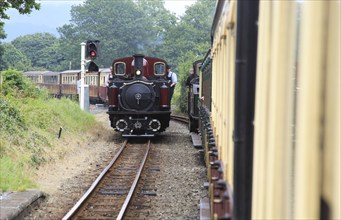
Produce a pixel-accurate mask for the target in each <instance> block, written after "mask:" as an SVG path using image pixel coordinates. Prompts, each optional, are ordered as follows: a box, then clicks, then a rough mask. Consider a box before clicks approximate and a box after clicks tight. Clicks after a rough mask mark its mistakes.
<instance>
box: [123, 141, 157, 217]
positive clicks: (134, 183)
mask: <svg viewBox="0 0 341 220" xmlns="http://www.w3.org/2000/svg"><path fill="white" fill-rule="evenodd" d="M150 142H151V141H150V139H149V140H148V146H147V150H146V153H145V155H144V157H143V160H142V162H141V165H140V168H139V170H138V172H137V174H136V177H135V180H134V182H133V184H132V186H131V188H130V191H129V193H128V195H127V198H126V200H125V201H124V203H123V206H122V208H121V210H120V213H119V214H118V216H117V218H116V219H117V220H121V219H122V218H123V215H124V213H125V211H126V209H127V207H128V204H129V202H130V199H131V197H132V196H133V193H134V191H135V188H136V185H137V182H138V181H139V179H140V176H141V173H142V170H143V167H144V165H145V163H146V160H147V157H148V154H149V150H150Z"/></svg>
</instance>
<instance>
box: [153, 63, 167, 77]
mask: <svg viewBox="0 0 341 220" xmlns="http://www.w3.org/2000/svg"><path fill="white" fill-rule="evenodd" d="M154 74H155V75H164V74H165V63H155V64H154Z"/></svg>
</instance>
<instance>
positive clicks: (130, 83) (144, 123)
mask: <svg viewBox="0 0 341 220" xmlns="http://www.w3.org/2000/svg"><path fill="white" fill-rule="evenodd" d="M166 67H167V62H166V61H165V60H163V59H160V58H155V57H147V56H144V55H134V56H132V57H125V58H120V59H116V60H114V61H113V63H112V66H111V68H104V69H99V71H92V72H87V73H86V74H85V84H86V85H88V86H89V98H90V102H91V103H105V104H107V105H108V112H107V113H108V114H109V120H110V124H111V127H113V128H114V129H115V130H117V131H119V132H122V136H124V137H133V136H136V137H153V136H154V135H155V134H157V133H160V132H163V131H165V129H166V128H167V127H169V121H170V114H171V111H170V99H169V81H168V80H167V78H166V74H167V72H166ZM80 74H81V71H80V70H67V71H63V72H51V71H28V72H25V75H26V77H28V78H29V79H31V80H32V81H33V82H34V83H35V84H36V85H37V86H39V87H44V88H46V89H47V90H48V92H49V93H50V94H51V95H52V96H54V97H62V96H65V97H78V94H79V86H80V85H79V80H80V77H81V76H80Z"/></svg>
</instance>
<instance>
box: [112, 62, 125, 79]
mask: <svg viewBox="0 0 341 220" xmlns="http://www.w3.org/2000/svg"><path fill="white" fill-rule="evenodd" d="M114 73H115V75H119V76H123V75H125V73H126V64H125V63H122V62H120V63H115V66H114Z"/></svg>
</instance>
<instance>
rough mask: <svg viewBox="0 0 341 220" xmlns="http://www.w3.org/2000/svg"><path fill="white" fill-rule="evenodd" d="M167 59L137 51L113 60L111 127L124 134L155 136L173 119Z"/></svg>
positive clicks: (109, 90) (110, 95)
mask: <svg viewBox="0 0 341 220" xmlns="http://www.w3.org/2000/svg"><path fill="white" fill-rule="evenodd" d="M166 66H167V62H166V61H165V60H163V59H159V58H155V57H147V56H144V55H141V54H136V55H134V56H133V57H124V58H120V59H116V60H114V61H113V63H112V66H111V73H110V74H109V77H108V112H107V114H108V115H109V119H110V123H111V127H113V128H115V129H116V130H117V131H120V132H122V136H123V137H137V136H138V137H153V136H154V135H155V134H156V133H160V132H162V131H165V129H166V128H167V127H168V126H169V121H170V114H171V111H170V99H169V83H168V81H167V79H166V77H165V76H166Z"/></svg>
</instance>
